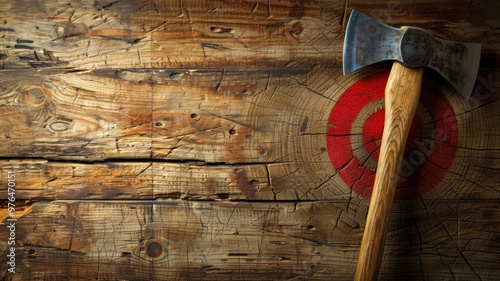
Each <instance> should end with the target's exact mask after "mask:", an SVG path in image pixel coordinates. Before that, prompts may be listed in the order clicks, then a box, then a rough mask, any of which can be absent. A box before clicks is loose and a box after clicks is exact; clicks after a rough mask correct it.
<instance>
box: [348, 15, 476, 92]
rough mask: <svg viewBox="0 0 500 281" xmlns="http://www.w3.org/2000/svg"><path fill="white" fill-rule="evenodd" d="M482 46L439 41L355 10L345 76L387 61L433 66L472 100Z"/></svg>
mask: <svg viewBox="0 0 500 281" xmlns="http://www.w3.org/2000/svg"><path fill="white" fill-rule="evenodd" d="M480 56H481V45H480V44H473V43H461V42H453V41H447V40H442V39H438V38H436V37H434V36H432V35H431V34H430V33H427V32H425V31H422V30H420V29H415V28H395V27H391V26H389V25H386V24H383V23H380V22H378V21H376V20H374V19H372V18H370V17H368V16H366V15H364V14H362V13H359V12H357V11H355V10H353V11H352V13H351V16H350V17H349V22H348V23H347V30H346V35H345V40H344V75H345V74H348V73H351V72H352V71H355V70H357V69H359V68H361V67H364V66H367V65H370V64H372V63H376V62H379V61H385V60H397V61H399V62H401V63H402V64H403V65H405V66H407V67H410V68H416V67H424V66H427V67H430V68H432V69H434V70H435V71H437V72H438V73H440V74H441V75H442V76H443V77H444V78H446V80H448V81H449V82H450V84H451V85H452V86H453V88H455V90H456V91H457V92H458V93H460V94H461V95H462V96H463V97H464V98H465V99H468V98H469V97H470V95H471V93H472V89H473V87H474V84H475V81H476V76H477V72H478V69H479V60H480Z"/></svg>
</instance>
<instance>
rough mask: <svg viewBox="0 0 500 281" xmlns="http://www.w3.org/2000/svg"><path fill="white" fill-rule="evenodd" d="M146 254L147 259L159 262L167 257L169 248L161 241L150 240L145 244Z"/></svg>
mask: <svg viewBox="0 0 500 281" xmlns="http://www.w3.org/2000/svg"><path fill="white" fill-rule="evenodd" d="M144 252H145V254H146V257H147V258H149V259H151V260H158V259H161V258H163V257H165V256H166V255H167V246H166V243H165V242H164V241H163V240H161V239H158V238H153V239H148V240H147V241H146V242H145V243H144Z"/></svg>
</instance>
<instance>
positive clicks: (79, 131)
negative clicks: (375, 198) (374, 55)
mask: <svg viewBox="0 0 500 281" xmlns="http://www.w3.org/2000/svg"><path fill="white" fill-rule="evenodd" d="M0 2H1V4H2V5H0V16H1V19H0V62H1V64H0V68H1V70H0V142H1V143H2V145H0V185H1V186H2V187H1V188H0V198H1V199H2V201H1V208H0V218H1V221H2V227H0V276H1V277H0V279H5V280H37V279H38V280H45V279H48V280H75V279H77V280H78V279H79V280H96V279H97V280H115V279H124V280H152V279H153V280H154V279H156V280H162V279H163V280H225V279H228V280H332V279H334V280H352V279H353V277H354V271H355V265H356V259H357V255H358V253H359V248H360V241H361V236H362V232H363V230H364V228H365V218H366V215H367V211H368V201H367V200H366V199H365V198H363V197H362V196H360V195H358V194H356V193H355V192H353V190H352V189H351V188H350V186H348V185H347V184H346V183H345V182H344V180H343V179H342V178H341V177H340V176H339V170H336V169H334V168H333V165H332V163H331V159H330V158H329V156H328V151H327V145H326V132H327V129H328V128H327V127H328V116H329V114H330V112H331V110H332V108H333V107H334V106H335V105H336V103H337V101H339V99H340V98H341V96H342V95H343V93H344V92H345V91H346V89H348V88H349V87H350V86H351V85H353V83H355V82H356V81H358V80H360V79H363V78H365V77H368V76H370V75H373V74H376V73H379V72H380V71H388V69H389V67H388V65H387V64H381V65H376V66H373V67H370V68H368V69H364V70H362V71H360V72H357V73H354V74H352V75H349V76H343V75H342V70H341V69H340V65H341V59H342V44H343V30H344V28H345V26H344V25H345V23H346V17H347V16H348V14H349V11H350V10H351V9H352V8H355V9H356V10H359V11H361V12H364V13H366V14H368V15H370V16H374V17H376V16H378V17H376V18H378V19H382V20H384V21H386V22H387V23H389V24H392V25H396V26H397V25H403V24H406V25H412V26H418V27H422V28H425V29H431V30H432V31H433V33H434V34H436V35H437V36H439V37H442V38H447V39H450V40H460V41H470V42H477V43H482V44H483V50H482V51H483V58H482V61H481V70H480V74H479V76H478V80H477V83H476V87H475V89H474V93H473V95H472V97H471V99H469V100H468V101H465V100H462V99H461V98H460V97H459V96H458V95H456V93H455V92H454V91H453V90H452V89H451V87H450V86H449V85H448V84H446V82H445V81H443V80H442V79H441V78H440V77H439V75H436V74H435V73H432V72H425V73H424V83H425V84H427V85H430V87H432V88H433V89H437V91H438V92H439V93H440V94H441V95H442V96H443V97H444V98H445V99H446V100H448V101H449V103H450V104H451V106H452V108H453V111H454V113H455V116H456V124H457V128H456V131H457V132H458V142H457V144H456V152H455V155H454V157H455V160H454V161H453V163H452V165H451V166H450V168H448V169H447V170H444V169H443V168H442V167H439V166H438V165H434V166H433V169H431V170H429V171H422V170H420V171H419V172H418V173H419V175H418V177H416V180H417V181H419V182H425V181H426V180H427V179H428V178H427V177H429V176H430V175H432V174H433V173H434V172H435V171H439V172H440V173H444V174H445V177H444V178H443V179H442V181H441V182H439V184H438V185H437V186H436V187H435V188H434V189H432V190H430V191H428V192H427V193H425V194H419V196H418V197H417V198H414V199H413V200H396V201H395V203H394V207H393V213H392V216H391V220H390V222H389V230H388V240H387V244H386V251H385V253H384V256H383V263H384V264H385V266H384V267H383V268H382V269H381V272H380V278H381V279H382V280H439V281H441V280H447V279H448V280H495V279H496V277H497V276H500V272H499V270H498V268H499V267H498V264H499V262H498V260H499V249H500V242H499V237H500V236H499V232H500V229H499V227H498V223H497V221H498V217H499V214H498V208H497V206H498V203H499V200H500V173H498V170H499V169H500V135H499V134H498V132H499V131H500V127H499V126H500V122H498V120H499V119H500V113H499V112H500V100H499V98H498V97H499V93H500V91H499V84H498V81H500V71H499V66H498V65H499V60H498V58H499V56H498V50H499V49H500V47H499V38H500V37H499V36H497V35H498V30H499V24H498V17H497V13H496V12H495V11H496V10H498V8H497V7H498V3H496V2H495V1H472V2H463V1H444V2H438V1H431V0H429V1H424V2H418V3H416V2H415V1H397V3H396V2H394V1H389V5H388V2H386V1H372V2H370V4H367V3H366V2H362V1H349V2H348V3H347V4H346V3H345V2H344V1H326V0H320V1H292V0H290V1H288V0H284V1H274V0H273V1H260V0H257V1H199V0H196V1H192V0H185V1H184V0H182V1H181V0H179V1H163V0H155V1H143V0H138V1H135V0H122V1H115V0H113V1H111V0H109V1H87V0H79V1H69V2H64V1H31V2H30V3H27V2H26V1H0ZM70 2H71V3H70ZM358 2H359V3H358ZM429 7H431V8H429ZM444 116H445V115H443V118H445V117H444ZM426 120H427V119H425V120H424V121H426ZM353 126H355V127H356V128H355V129H354V131H353V132H360V131H362V126H363V124H360V123H355V124H354V125H353ZM422 130H423V132H424V135H425V136H426V138H429V139H430V140H432V141H436V142H437V141H440V138H439V136H438V135H435V134H434V135H433V130H434V122H433V121H429V120H427V122H424V123H423V126H422ZM360 139H362V138H353V140H355V141H353V144H352V145H353V147H358V148H359V147H361V146H362V145H363V143H362V140H360ZM376 141H378V140H375V142H376ZM9 171H15V173H16V218H17V219H18V220H17V222H16V242H17V244H16V274H10V273H8V271H7V270H8V264H7V263H6V262H7V254H8V253H9V251H10V246H11V245H8V240H7V237H8V235H10V233H9V230H8V229H7V228H6V224H7V221H6V219H7V218H8V217H9V212H8V204H7V203H8V201H7V199H6V198H7V197H8V190H6V188H5V187H6V186H7V182H8V173H9ZM356 176H357V175H353V177H356ZM355 180H356V178H355Z"/></svg>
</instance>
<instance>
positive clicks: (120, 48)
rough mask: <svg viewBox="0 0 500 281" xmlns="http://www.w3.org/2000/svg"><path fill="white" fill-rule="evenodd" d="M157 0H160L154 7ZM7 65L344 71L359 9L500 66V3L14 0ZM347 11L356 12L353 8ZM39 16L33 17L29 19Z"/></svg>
mask: <svg viewBox="0 0 500 281" xmlns="http://www.w3.org/2000/svg"><path fill="white" fill-rule="evenodd" d="M153 3H154V4H153ZM1 6H2V8H1V10H0V14H1V15H2V16H1V17H2V18H3V19H4V20H3V23H2V25H1V27H0V28H1V29H0V32H1V33H2V35H3V36H2V38H1V39H0V46H2V52H1V56H0V59H1V60H2V66H1V67H2V68H4V69H8V68H32V67H42V68H43V67H70V68H73V67H75V68H79V69H97V68H114V69H119V68H239V69H242V68H245V69H248V68H252V69H269V68H290V67H293V68H310V67H312V66H315V65H323V66H325V67H332V66H339V65H340V63H341V60H342V44H343V36H342V31H343V28H345V24H346V22H347V18H346V15H347V14H346V13H345V12H349V11H350V9H351V8H356V9H358V10H360V11H361V12H364V13H367V14H368V15H370V16H372V17H374V18H376V19H379V20H383V21H385V22H387V23H389V24H392V25H396V26H397V25H402V24H406V25H407V24H408V23H412V24H413V25H416V26H418V27H422V28H425V29H428V30H432V31H433V32H435V33H436V35H438V36H440V37H443V38H447V39H450V40H461V41H470V42H478V43H482V44H483V45H484V47H483V53H484V56H483V59H484V63H486V64H490V65H491V63H492V60H493V61H497V62H498V58H496V55H495V50H497V49H498V48H499V44H500V43H499V40H498V36H492V34H497V35H498V19H497V17H496V13H494V12H492V11H497V10H498V3H496V2H495V1H481V2H480V1H473V2H472V3H468V2H467V3H464V1H459V0H457V1H432V0H428V1H420V2H418V3H415V2H414V1H396V2H387V1H371V2H369V3H368V2H366V1H365V2H363V1H349V2H348V4H347V5H345V3H344V1H328V0H321V1H305V2H301V3H300V4H299V3H297V2H296V1H292V0H286V1H277V2H275V1H260V0H259V1H239V2H235V3H225V2H223V1H208V2H207V1H201V0H194V1H181V0H177V1H167V0H160V1H154V2H153V1H149V2H145V1H140V0H124V1H114V0H106V1H100V2H99V3H97V4H96V3H94V2H93V1H80V2H78V3H77V4H76V3H65V2H58V1H50V2H47V1H36V2H33V4H32V5H30V6H29V7H26V5H24V4H23V3H22V2H15V1H14V2H13V1H7V0H4V1H3V3H2V5H1ZM344 6H346V7H344ZM26 19H29V20H26Z"/></svg>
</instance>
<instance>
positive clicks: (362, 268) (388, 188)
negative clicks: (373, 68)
mask: <svg viewBox="0 0 500 281" xmlns="http://www.w3.org/2000/svg"><path fill="white" fill-rule="evenodd" d="M423 74H424V70H423V69H422V68H418V69H411V68H407V67H405V66H403V65H402V64H401V63H399V62H394V63H393V65H392V68H391V73H390V75H389V79H388V81H387V86H386V88H385V121H384V132H383V134H382V141H381V143H380V154H379V159H378V165H377V173H376V176H375V183H374V187H373V193H372V195H371V199H370V208H369V210H368V215H367V217H366V226H365V230H364V234H363V240H362V241H361V250H360V253H359V258H358V265H357V267H356V273H355V275H354V279H355V280H358V281H359V280H366V281H369V280H377V279H378V274H379V271H380V264H381V262H382V256H383V253H384V246H385V243H386V236H387V229H388V224H389V217H390V215H391V211H392V204H393V200H394V195H395V193H396V184H397V181H398V175H399V174H400V173H401V169H402V168H401V166H402V162H403V157H404V151H405V144H406V140H407V139H408V134H409V132H410V126H411V124H412V121H413V117H414V116H415V112H416V111H417V107H418V104H419V98H420V90H421V85H422V77H423Z"/></svg>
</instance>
